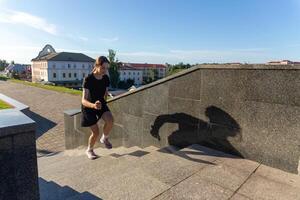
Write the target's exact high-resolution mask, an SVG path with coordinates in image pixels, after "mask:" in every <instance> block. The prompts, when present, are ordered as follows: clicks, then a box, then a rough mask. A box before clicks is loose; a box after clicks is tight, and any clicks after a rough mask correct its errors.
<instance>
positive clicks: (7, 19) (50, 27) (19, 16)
mask: <svg viewBox="0 0 300 200" xmlns="http://www.w3.org/2000/svg"><path fill="white" fill-rule="evenodd" d="M0 22H2V23H9V24H22V25H25V26H29V27H32V28H35V29H38V30H41V31H44V32H47V33H49V34H52V35H57V34H58V31H57V28H56V26H55V25H54V24H51V23H48V22H47V21H46V20H45V19H44V18H41V17H38V16H35V15H32V14H29V13H26V12H20V11H14V10H1V13H0Z"/></svg>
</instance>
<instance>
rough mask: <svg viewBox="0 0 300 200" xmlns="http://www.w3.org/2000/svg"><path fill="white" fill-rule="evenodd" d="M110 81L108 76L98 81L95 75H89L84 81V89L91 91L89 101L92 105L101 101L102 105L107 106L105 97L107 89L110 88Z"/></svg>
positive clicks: (103, 76) (105, 75)
mask: <svg viewBox="0 0 300 200" xmlns="http://www.w3.org/2000/svg"><path fill="white" fill-rule="evenodd" d="M109 84H110V80H109V76H108V75H107V74H104V75H102V78H101V79H97V78H96V77H95V76H94V74H93V73H91V74H89V75H88V76H87V77H85V79H84V80H83V84H82V87H83V88H86V89H88V90H89V94H90V95H89V96H88V97H87V100H88V101H89V102H91V103H95V102H96V101H97V100H99V101H100V102H101V103H103V104H106V100H105V99H104V95H105V92H106V88H107V87H108V86H109Z"/></svg>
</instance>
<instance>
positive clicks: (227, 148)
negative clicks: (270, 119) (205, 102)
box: [150, 106, 243, 157]
mask: <svg viewBox="0 0 300 200" xmlns="http://www.w3.org/2000/svg"><path fill="white" fill-rule="evenodd" d="M205 114H206V116H207V117H208V119H209V121H204V120H202V119H198V118H195V117H193V116H191V115H188V114H186V113H174V114H166V115H159V116H158V117H157V118H156V119H155V121H154V123H153V125H152V126H151V131H150V134H151V135H152V136H153V137H155V138H157V139H158V140H159V141H160V140H161V138H160V135H159V129H160V127H162V126H163V125H164V124H165V123H176V124H178V129H177V130H175V131H174V132H172V133H170V135H169V136H168V143H169V144H170V145H174V146H176V147H179V148H185V147H187V146H189V145H192V144H195V143H197V144H202V145H205V146H208V147H211V148H214V149H217V150H220V151H224V152H226V153H230V154H233V155H236V156H240V157H243V156H242V154H241V153H240V152H239V151H238V150H237V149H236V148H234V146H233V145H232V144H231V143H230V142H229V141H228V137H238V138H240V139H241V137H242V136H241V134H240V126H239V124H238V123H237V122H236V121H235V120H234V119H233V118H232V117H231V116H230V115H229V114H228V113H226V112H225V111H223V110H222V109H220V108H217V107H215V106H210V107H208V108H206V111H205Z"/></svg>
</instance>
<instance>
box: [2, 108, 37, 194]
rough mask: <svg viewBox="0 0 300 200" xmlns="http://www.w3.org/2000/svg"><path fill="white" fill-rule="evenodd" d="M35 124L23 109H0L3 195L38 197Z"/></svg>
mask: <svg viewBox="0 0 300 200" xmlns="http://www.w3.org/2000/svg"><path fill="white" fill-rule="evenodd" d="M35 128H36V125H35V122H34V121H32V120H31V119H30V118H28V117H27V116H26V115H24V114H23V113H22V112H20V111H17V110H13V109H5V110H1V111H0V177H1V178H0V199H9V200H28V199H32V200H35V199H36V200H37V199H39V189H38V171H37V157H36V146H35Z"/></svg>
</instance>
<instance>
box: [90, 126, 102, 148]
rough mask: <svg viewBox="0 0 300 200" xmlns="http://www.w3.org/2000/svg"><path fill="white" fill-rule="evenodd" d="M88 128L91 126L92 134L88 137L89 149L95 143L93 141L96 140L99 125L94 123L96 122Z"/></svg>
mask: <svg viewBox="0 0 300 200" xmlns="http://www.w3.org/2000/svg"><path fill="white" fill-rule="evenodd" d="M90 128H91V132H92V134H91V136H90V137H89V144H88V145H89V146H88V148H89V149H90V150H91V149H93V147H94V145H95V142H96V141H97V138H98V137H99V127H98V125H97V123H96V124H94V125H92V126H90Z"/></svg>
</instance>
